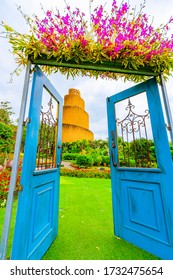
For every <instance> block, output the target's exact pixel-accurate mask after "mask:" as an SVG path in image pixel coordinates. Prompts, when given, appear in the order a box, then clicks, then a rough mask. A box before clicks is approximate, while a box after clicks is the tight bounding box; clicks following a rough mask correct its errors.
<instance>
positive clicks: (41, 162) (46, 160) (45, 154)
mask: <svg viewBox="0 0 173 280" xmlns="http://www.w3.org/2000/svg"><path fill="white" fill-rule="evenodd" d="M47 105H48V110H47V111H46V112H44V111H43V106H41V111H40V129H39V137H38V146H37V159H36V169H37V170H41V169H48V168H55V167H56V138H57V129H58V119H57V116H54V115H53V109H54V106H53V99H52V97H50V100H49V102H48V104H47ZM57 110H58V104H57ZM56 115H57V114H56Z"/></svg>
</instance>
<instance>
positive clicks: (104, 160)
mask: <svg viewBox="0 0 173 280" xmlns="http://www.w3.org/2000/svg"><path fill="white" fill-rule="evenodd" d="M102 165H106V166H110V157H109V156H102Z"/></svg>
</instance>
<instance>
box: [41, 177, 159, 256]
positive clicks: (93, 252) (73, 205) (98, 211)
mask: <svg viewBox="0 0 173 280" xmlns="http://www.w3.org/2000/svg"><path fill="white" fill-rule="evenodd" d="M43 259H45V260H50V259H53V260H144V259H145V260H154V259H157V257H155V256H153V255H151V254H149V253H147V252H145V251H143V250H141V249H139V248H137V247H136V246H133V245H132V244H130V243H128V242H126V241H124V240H121V239H119V238H117V237H115V236H114V234H113V223H112V205H111V182H110V180H109V179H96V178H92V179H91V178H74V177H61V192H60V211H59V234H58V237H57V238H56V239H55V241H54V242H53V244H52V245H51V247H50V248H49V250H48V251H47V252H46V254H45V255H44V257H43Z"/></svg>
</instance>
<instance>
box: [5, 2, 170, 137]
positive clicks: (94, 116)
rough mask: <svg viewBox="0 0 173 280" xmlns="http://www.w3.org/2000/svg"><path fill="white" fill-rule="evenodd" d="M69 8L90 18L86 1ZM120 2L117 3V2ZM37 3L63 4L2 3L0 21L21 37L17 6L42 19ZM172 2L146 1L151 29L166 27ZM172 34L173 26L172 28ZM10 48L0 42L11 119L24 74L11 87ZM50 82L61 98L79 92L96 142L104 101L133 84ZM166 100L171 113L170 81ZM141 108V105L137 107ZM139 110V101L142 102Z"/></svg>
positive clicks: (103, 126) (101, 133) (55, 78)
mask: <svg viewBox="0 0 173 280" xmlns="http://www.w3.org/2000/svg"><path fill="white" fill-rule="evenodd" d="M67 2H68V3H69V4H70V6H71V7H79V8H80V9H81V10H82V11H84V12H85V13H86V14H89V1H88V0H82V1H81V0H69V1H67ZM105 2H106V3H107V6H108V7H109V5H110V3H111V2H112V1H109V0H107V1H105V0H103V1H102V0H101V1H99V0H94V5H97V4H98V3H100V4H105ZM118 2H120V1H118ZM129 2H130V4H131V6H133V7H134V6H135V5H136V6H137V7H139V5H140V3H141V1H138V0H129ZM40 3H41V4H42V5H43V7H44V9H45V10H46V9H50V8H55V7H57V8H58V9H59V10H62V11H63V9H64V7H65V4H64V1H63V0H56V1H55V0H49V1H48V0H40V1H37V0H30V1H24V0H1V9H0V20H1V21H5V22H6V23H7V24H9V25H11V26H13V27H14V28H15V29H16V30H18V31H20V32H22V33H24V32H27V26H26V24H25V21H24V19H23V18H22V16H21V14H20V13H19V11H17V7H16V5H17V6H19V5H20V6H21V7H22V10H23V12H24V13H26V14H28V15H30V16H32V15H33V14H37V15H39V14H40V15H41V14H42V12H41V8H40ZM172 8H173V0H167V1H163V0H157V1H156V0H147V1H146V8H145V11H146V13H147V14H149V15H151V19H152V17H154V25H155V26H159V25H160V24H161V23H166V22H167V21H168V20H169V18H170V17H171V15H172V14H173V9H172ZM172 33H173V26H172ZM9 50H10V45H9V43H8V42H7V40H5V39H2V38H0V101H10V102H11V106H12V107H13V111H14V112H15V116H14V118H15V119H17V118H18V117H19V109H20V102H21V95H22V89H23V82H24V71H23V72H22V73H21V75H20V76H18V77H17V76H14V79H13V83H9V79H10V73H11V72H13V70H14V69H15V67H16V65H15V62H14V58H13V55H12V54H11V53H10V52H9ZM49 79H50V81H51V82H52V83H53V85H54V86H55V87H56V89H57V90H58V92H59V93H60V94H61V95H62V96H64V95H65V94H67V93H68V89H69V88H77V89H79V90H80V92H81V96H82V98H84V100H85V104H86V111H87V112H88V113H89V116H90V130H91V131H92V132H93V133H94V134H95V138H96V139H106V138H107V113H106V97H108V96H111V95H113V94H115V93H117V92H119V91H121V90H123V89H126V88H128V87H129V86H132V85H133V84H132V83H129V82H127V83H124V82H122V81H106V80H101V79H98V80H97V81H96V80H95V79H89V78H81V77H78V78H75V79H74V80H73V79H72V78H69V79H68V80H67V79H66V77H65V76H62V75H60V74H56V75H51V76H50V77H49ZM167 90H168V96H169V100H170V105H171V110H172V111H173V78H172V77H171V78H170V79H169V81H168V82H167ZM139 105H140V104H139ZM141 106H142V100H141Z"/></svg>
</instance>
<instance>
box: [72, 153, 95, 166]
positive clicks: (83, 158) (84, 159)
mask: <svg viewBox="0 0 173 280" xmlns="http://www.w3.org/2000/svg"><path fill="white" fill-rule="evenodd" d="M76 164H77V165H78V166H85V167H90V166H93V164H94V160H93V158H92V157H91V156H89V155H78V156H77V157H76Z"/></svg>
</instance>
